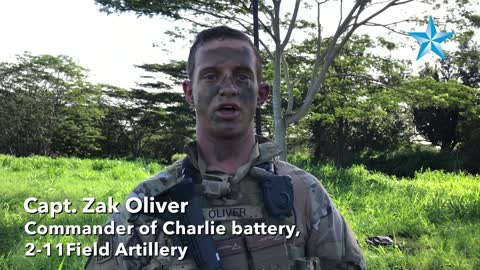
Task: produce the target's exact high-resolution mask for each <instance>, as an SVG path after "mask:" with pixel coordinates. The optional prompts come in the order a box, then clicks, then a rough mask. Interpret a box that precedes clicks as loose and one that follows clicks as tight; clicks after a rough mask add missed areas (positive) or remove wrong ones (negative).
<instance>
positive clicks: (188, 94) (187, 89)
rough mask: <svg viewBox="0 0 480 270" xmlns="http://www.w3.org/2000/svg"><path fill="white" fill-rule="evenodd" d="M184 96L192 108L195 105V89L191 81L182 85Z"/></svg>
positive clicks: (186, 81) (185, 81)
mask: <svg viewBox="0 0 480 270" xmlns="http://www.w3.org/2000/svg"><path fill="white" fill-rule="evenodd" d="M182 88H183V94H184V95H185V100H186V101H187V103H188V104H190V106H193V105H194V102H193V89H192V82H191V81H190V80H184V81H183V83H182Z"/></svg>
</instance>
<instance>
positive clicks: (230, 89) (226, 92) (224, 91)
mask: <svg viewBox="0 0 480 270" xmlns="http://www.w3.org/2000/svg"><path fill="white" fill-rule="evenodd" d="M219 94H220V96H238V89H237V87H236V86H235V84H234V83H233V82H232V80H231V79H230V78H225V79H224V80H223V82H222V84H221V85H220V91H219Z"/></svg>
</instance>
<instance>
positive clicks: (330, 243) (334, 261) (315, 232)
mask: <svg viewBox="0 0 480 270" xmlns="http://www.w3.org/2000/svg"><path fill="white" fill-rule="evenodd" d="M278 165H279V167H280V168H282V167H283V172H284V173H285V172H286V173H285V174H287V175H289V176H291V177H292V178H293V180H294V181H300V182H301V183H303V184H304V185H305V188H306V201H307V203H306V204H307V208H308V209H307V210H306V211H305V212H306V216H305V217H303V218H304V219H306V220H305V222H306V223H308V225H309V226H307V228H309V230H308V237H307V241H306V246H305V252H306V254H307V256H310V257H318V258H319V260H320V265H321V269H362V270H363V269H366V265H365V259H364V257H363V254H362V251H361V249H360V247H359V246H358V243H357V241H356V240H355V236H354V234H353V232H352V230H351V229H350V228H349V226H348V224H347V223H346V221H345V219H344V218H343V216H342V215H341V214H340V212H339V211H338V210H337V208H336V207H335V205H334V204H333V202H332V199H331V198H330V196H329V195H328V192H327V191H326V190H325V188H324V187H323V186H322V184H321V183H320V181H318V179H317V178H316V177H315V176H313V175H311V174H309V173H307V172H305V171H303V170H301V169H299V168H297V167H295V166H293V165H291V164H288V163H285V162H281V163H280V162H279V164H278ZM279 172H281V171H279ZM281 173H282V172H281Z"/></svg>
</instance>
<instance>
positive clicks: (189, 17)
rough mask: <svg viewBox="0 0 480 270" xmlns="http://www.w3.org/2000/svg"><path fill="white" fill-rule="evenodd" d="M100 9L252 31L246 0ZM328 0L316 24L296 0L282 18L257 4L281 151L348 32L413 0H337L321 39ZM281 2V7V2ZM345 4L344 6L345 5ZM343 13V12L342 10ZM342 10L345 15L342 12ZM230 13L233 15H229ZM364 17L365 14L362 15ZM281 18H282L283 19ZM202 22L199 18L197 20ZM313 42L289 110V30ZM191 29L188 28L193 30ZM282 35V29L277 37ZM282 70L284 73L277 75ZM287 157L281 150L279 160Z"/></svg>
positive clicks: (107, 4) (277, 5)
mask: <svg viewBox="0 0 480 270" xmlns="http://www.w3.org/2000/svg"><path fill="white" fill-rule="evenodd" d="M96 2H97V3H98V4H100V5H101V6H102V8H101V10H102V11H105V12H107V13H112V12H126V11H133V12H135V13H137V14H138V15H148V16H152V15H161V16H164V17H167V18H172V19H175V20H178V19H182V20H185V21H188V22H191V23H193V24H194V25H195V26H199V27H202V28H203V27H208V26H211V25H219V24H225V25H232V24H236V25H239V26H240V27H242V28H243V29H244V30H246V31H247V32H248V33H250V34H251V33H252V19H251V17H250V9H251V5H250V1H247V0H231V1H214V0H207V1H193V0H188V1H146V0H140V1H139V0H96ZM326 2H329V1H328V0H327V1H322V2H318V1H316V4H315V6H316V8H317V20H316V22H311V21H306V20H300V19H298V18H297V17H298V14H299V12H300V9H301V3H302V1H301V0H296V1H295V3H294V7H293V11H292V12H291V13H287V14H281V12H280V10H281V6H282V1H281V0H273V1H272V3H271V4H268V3H267V2H266V1H259V3H260V7H259V12H260V13H261V14H260V16H259V18H260V19H259V23H260V26H261V30H262V31H263V33H264V35H263V37H268V38H263V39H262V40H260V43H261V44H262V48H263V49H264V50H265V51H266V53H267V55H268V56H269V58H270V60H271V61H272V63H273V70H274V72H273V88H272V92H273V114H274V126H275V141H276V142H277V143H278V144H279V145H280V146H281V147H283V148H286V144H285V137H286V132H287V127H288V126H289V125H291V124H293V123H296V122H298V121H299V120H300V119H302V118H303V117H304V116H305V115H306V114H307V112H308V111H309V109H310V106H311V105H312V103H313V100H314V97H315V95H316V93H317V92H320V93H322V94H325V87H324V83H325V79H326V74H327V71H328V70H329V67H330V65H331V64H332V62H333V60H334V59H335V57H336V56H337V55H338V54H339V52H340V51H341V49H342V48H343V46H344V45H345V43H346V42H347V41H348V40H349V38H350V37H351V36H352V34H353V33H354V32H355V31H356V30H357V29H358V28H359V27H360V26H363V25H368V24H370V25H381V24H375V23H372V19H374V18H375V17H377V16H378V15H379V14H381V13H383V12H385V11H386V10H388V9H390V8H393V7H396V6H399V5H403V4H406V3H409V2H412V0H389V1H371V0H358V1H353V2H352V3H349V4H350V5H349V6H348V5H347V4H346V3H344V1H342V0H341V1H339V13H340V18H339V21H338V25H337V28H336V30H335V31H334V34H333V36H332V37H331V38H330V39H328V40H325V39H324V38H323V37H322V25H321V23H320V18H321V12H320V8H321V6H322V5H323V4H325V3H326ZM283 4H285V3H283ZM347 6H348V7H347ZM312 7H313V6H312V5H310V4H309V3H307V2H305V3H304V8H305V9H307V10H308V9H311V8H312ZM347 10H348V11H347ZM345 11H346V12H345ZM232 14H234V15H232ZM366 14H368V15H366ZM284 15H285V16H284ZM200 17H201V18H202V19H201V20H199V18H200ZM315 25H316V31H315V34H314V36H315V38H316V47H317V50H316V52H315V53H314V55H315V61H314V63H313V65H312V66H310V67H309V68H310V69H311V70H312V72H311V79H310V84H309V85H308V91H307V92H306V94H305V96H303V97H302V100H301V102H298V101H296V102H297V103H299V104H301V105H300V106H299V107H298V109H297V110H295V111H293V104H294V103H295V100H294V95H293V94H292V92H293V84H292V83H290V82H291V81H293V79H294V78H290V77H291V74H290V72H291V71H290V70H289V69H288V65H286V64H285V62H284V57H283V54H284V52H285V50H286V49H287V46H288V45H289V44H290V42H291V36H292V33H293V30H294V29H305V28H311V27H315ZM195 30H196V29H193V31H195ZM282 31H285V32H284V34H283V35H282ZM181 32H182V31H180V29H176V31H170V33H171V34H173V35H175V36H177V37H179V36H180V37H181V36H183V35H182V33H181ZM325 41H326V42H328V44H325V45H326V48H328V49H327V50H326V51H323V52H322V50H321V48H322V46H323V45H322V42H325ZM282 71H283V75H284V76H282ZM283 77H284V78H285V79H284V80H285V83H286V85H287V93H288V94H287V95H288V97H289V99H288V103H287V105H286V108H284V107H282V102H281V101H282V91H281V82H282V80H283V79H282V78H283ZM285 158H286V152H284V154H283V156H282V159H285Z"/></svg>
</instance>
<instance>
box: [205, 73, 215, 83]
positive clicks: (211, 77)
mask: <svg viewBox="0 0 480 270" xmlns="http://www.w3.org/2000/svg"><path fill="white" fill-rule="evenodd" d="M202 78H203V79H204V80H207V81H215V80H216V79H217V75H215V73H206V74H205V75H203V77H202Z"/></svg>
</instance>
